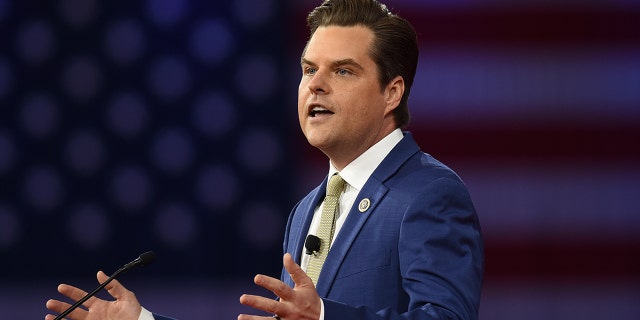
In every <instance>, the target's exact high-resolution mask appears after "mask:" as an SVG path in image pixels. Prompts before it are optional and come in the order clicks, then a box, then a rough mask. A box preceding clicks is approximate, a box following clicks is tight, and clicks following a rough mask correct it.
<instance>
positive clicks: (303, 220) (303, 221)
mask: <svg viewBox="0 0 640 320" xmlns="http://www.w3.org/2000/svg"><path fill="white" fill-rule="evenodd" d="M326 190H327V178H325V179H324V181H323V182H322V184H321V185H320V186H318V187H317V188H316V189H315V190H314V191H313V194H312V196H311V197H310V198H309V199H310V201H306V202H301V203H300V208H299V210H297V211H299V212H303V213H304V215H303V216H302V217H300V220H298V221H299V223H300V225H299V226H293V227H292V228H291V229H292V230H296V234H295V237H296V238H295V239H292V240H291V241H292V242H291V243H295V244H296V247H295V250H294V252H292V254H293V259H294V260H295V261H296V263H297V264H300V257H302V251H303V250H304V242H305V240H306V237H307V233H308V232H309V226H311V220H313V213H314V211H315V209H316V207H317V206H318V205H320V203H321V202H322V200H323V199H324V196H325V193H326Z"/></svg>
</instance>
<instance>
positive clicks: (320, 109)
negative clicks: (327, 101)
mask: <svg viewBox="0 0 640 320" xmlns="http://www.w3.org/2000/svg"><path fill="white" fill-rule="evenodd" d="M311 111H313V112H318V111H327V109H326V108H323V107H313V109H311Z"/></svg>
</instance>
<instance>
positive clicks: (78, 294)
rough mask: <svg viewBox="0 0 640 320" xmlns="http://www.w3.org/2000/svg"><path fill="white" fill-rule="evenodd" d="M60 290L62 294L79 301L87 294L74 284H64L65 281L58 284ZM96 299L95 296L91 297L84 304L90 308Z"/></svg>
mask: <svg viewBox="0 0 640 320" xmlns="http://www.w3.org/2000/svg"><path fill="white" fill-rule="evenodd" d="M58 292H60V293H61V294H63V295H64V296H66V297H68V298H69V299H71V300H73V301H78V300H80V299H82V298H83V297H84V296H86V295H87V292H86V291H84V290H82V289H80V288H76V287H74V286H70V285H68V284H64V283H63V284H61V285H59V286H58ZM94 301H95V297H91V298H89V299H88V300H87V301H85V302H84V303H83V304H82V305H83V306H85V307H87V308H89V307H91V305H92V304H93V302H94Z"/></svg>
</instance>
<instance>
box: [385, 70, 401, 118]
mask: <svg viewBox="0 0 640 320" xmlns="http://www.w3.org/2000/svg"><path fill="white" fill-rule="evenodd" d="M403 94H404V78H403V77H402V76H396V77H395V78H393V79H392V80H391V81H390V82H389V84H387V87H386V88H385V90H384V97H385V102H386V104H387V107H386V110H385V111H386V113H390V112H392V111H393V110H394V109H395V108H397V107H398V105H399V104H400V100H402V95H403Z"/></svg>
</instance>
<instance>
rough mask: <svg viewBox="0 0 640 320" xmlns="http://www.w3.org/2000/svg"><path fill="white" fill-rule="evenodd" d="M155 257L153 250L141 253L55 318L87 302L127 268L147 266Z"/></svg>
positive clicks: (57, 319)
mask: <svg viewBox="0 0 640 320" xmlns="http://www.w3.org/2000/svg"><path fill="white" fill-rule="evenodd" d="M155 259H156V254H155V253H153V251H147V252H145V253H143V254H141V255H140V256H139V257H137V258H136V259H135V260H133V261H131V262H129V263H127V264H125V265H124V266H122V268H120V269H118V271H116V272H114V273H113V274H112V275H111V276H110V277H109V279H107V280H106V281H105V282H103V283H102V284H100V285H99V286H98V287H97V288H95V289H94V290H93V291H91V292H90V293H88V294H87V295H86V296H84V297H82V299H80V300H78V301H77V302H76V303H74V304H73V305H72V306H71V307H69V308H68V309H67V310H65V311H64V312H63V313H61V314H60V315H58V316H57V317H56V318H55V320H60V319H62V318H64V317H66V316H67V315H68V314H69V313H71V311H73V310H75V309H76V308H78V307H79V306H80V305H81V304H83V303H85V301H87V300H88V299H89V298H91V297H93V296H94V295H95V294H96V293H98V291H100V290H102V288H104V287H106V286H107V285H108V284H109V283H110V282H111V280H113V279H115V278H116V277H117V276H119V275H120V274H121V273H123V272H125V271H127V270H129V269H131V268H133V267H137V266H146V265H148V264H150V263H152V262H153V261H154V260H155Z"/></svg>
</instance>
